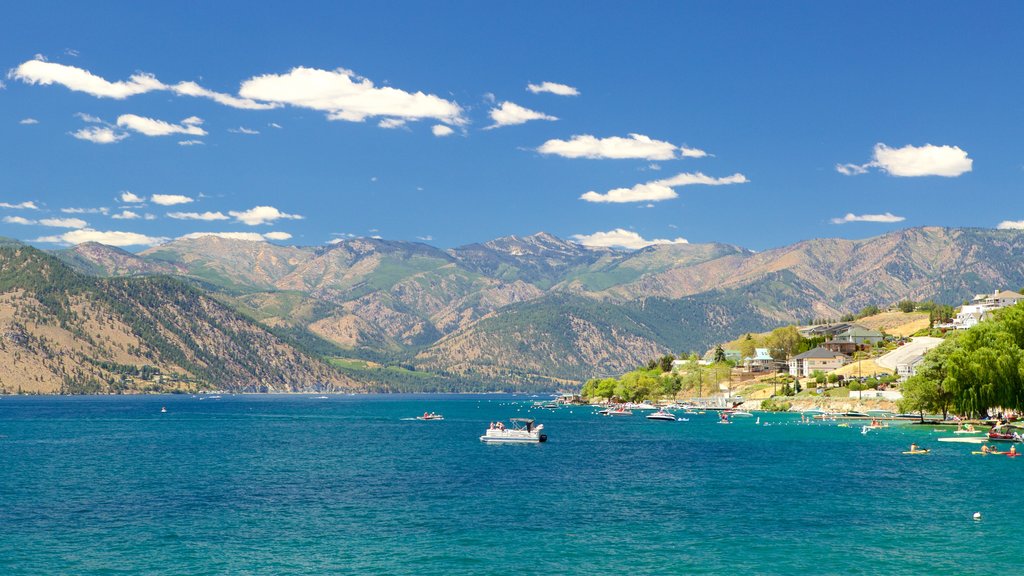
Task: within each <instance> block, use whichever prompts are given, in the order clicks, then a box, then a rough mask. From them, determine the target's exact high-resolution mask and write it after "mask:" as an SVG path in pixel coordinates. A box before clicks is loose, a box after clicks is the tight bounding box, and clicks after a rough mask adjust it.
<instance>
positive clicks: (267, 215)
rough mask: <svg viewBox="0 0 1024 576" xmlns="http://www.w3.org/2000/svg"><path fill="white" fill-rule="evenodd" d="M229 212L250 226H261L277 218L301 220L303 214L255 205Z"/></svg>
mask: <svg viewBox="0 0 1024 576" xmlns="http://www.w3.org/2000/svg"><path fill="white" fill-rule="evenodd" d="M228 214H230V215H231V216H234V218H235V220H237V221H238V222H241V223H243V224H247V225H249V226H259V225H260V224H270V223H272V222H274V221H275V220H301V219H302V216H299V215H298V214H286V213H284V212H281V211H280V210H278V209H277V208H274V207H273V206H254V207H252V208H250V209H248V210H244V211H241V212H236V211H234V210H232V211H229V212H228Z"/></svg>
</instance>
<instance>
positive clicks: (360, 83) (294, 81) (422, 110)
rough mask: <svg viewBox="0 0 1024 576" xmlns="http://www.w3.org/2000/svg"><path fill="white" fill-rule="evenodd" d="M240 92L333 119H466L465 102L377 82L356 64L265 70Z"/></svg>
mask: <svg viewBox="0 0 1024 576" xmlns="http://www.w3.org/2000/svg"><path fill="white" fill-rule="evenodd" d="M238 93H239V95H241V96H243V97H245V98H251V99H253V100H260V101H265V102H274V103H278V104H289V105H291V106H296V107H299V108H309V109H312V110H319V111H322V112H326V113H327V118H328V119H330V120H347V121H350V122H362V121H363V120H365V119H366V118H370V117H374V116H386V117H390V118H402V119H405V120H423V119H427V118H432V119H435V120H439V121H441V122H444V123H445V124H454V125H462V124H465V122H466V120H465V118H464V117H463V115H462V108H461V107H460V106H459V105H458V104H456V103H455V102H450V101H448V100H445V99H444V98H441V97H439V96H435V95H433V94H424V93H423V92H406V91H404V90H400V89H398V88H392V87H390V86H383V87H377V86H374V84H373V82H372V81H370V80H369V79H367V78H363V77H361V76H358V75H357V74H355V73H354V72H352V71H350V70H345V69H343V68H338V69H335V70H320V69H317V68H306V67H303V66H299V67H297V68H292V69H291V71H289V72H287V73H285V74H264V75H262V76H254V77H253V78H250V79H248V80H246V81H244V82H242V87H241V89H240V90H239V91H238Z"/></svg>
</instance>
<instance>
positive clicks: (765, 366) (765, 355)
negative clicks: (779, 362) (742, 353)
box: [743, 348, 775, 372]
mask: <svg viewBox="0 0 1024 576" xmlns="http://www.w3.org/2000/svg"><path fill="white" fill-rule="evenodd" d="M743 366H744V367H745V368H746V369H747V370H750V371H751V372H769V371H772V370H774V369H775V359H774V358H772V355H771V353H769V351H768V349H767V348H755V349H754V355H753V356H748V357H746V358H744V359H743Z"/></svg>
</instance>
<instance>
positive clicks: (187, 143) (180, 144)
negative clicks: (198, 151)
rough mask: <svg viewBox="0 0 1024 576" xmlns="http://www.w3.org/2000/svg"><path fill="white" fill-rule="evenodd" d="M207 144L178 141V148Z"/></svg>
mask: <svg viewBox="0 0 1024 576" xmlns="http://www.w3.org/2000/svg"><path fill="white" fill-rule="evenodd" d="M203 144H206V142H203V141H202V140H178V146H201V145H203Z"/></svg>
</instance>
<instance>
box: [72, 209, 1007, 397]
mask: <svg viewBox="0 0 1024 576" xmlns="http://www.w3.org/2000/svg"><path fill="white" fill-rule="evenodd" d="M54 255H55V256H56V257H57V258H59V259H60V260H62V261H63V262H65V263H66V264H67V265H68V266H70V267H72V268H74V269H75V270H77V271H78V272H81V273H84V274H88V275H91V276H96V277H103V278H116V277H123V276H142V277H149V276H159V277H164V276H167V275H171V276H176V277H179V278H182V279H184V280H186V281H187V282H188V283H190V284H191V286H192V287H193V289H195V290H196V291H197V294H204V295H209V297H210V298H212V299H215V300H216V301H217V302H219V303H221V304H223V305H224V306H225V307H226V308H228V309H230V310H232V311H234V312H236V313H238V314H240V315H241V316H242V317H245V318H247V319H250V320H251V321H253V322H254V323H257V324H258V325H259V326H260V327H261V328H263V329H265V330H266V331H267V332H268V333H271V334H273V335H275V336H276V337H278V338H280V339H281V340H282V341H284V342H287V343H289V344H290V345H292V346H295V347H297V348H298V349H300V350H304V351H306V352H308V353H309V355H311V356H317V355H319V356H332V357H338V358H344V359H346V360H358V361H361V362H362V363H361V364H358V366H359V368H358V369H354V368H353V366H354V364H352V363H350V362H346V363H343V364H342V367H341V368H339V370H341V371H342V372H343V373H344V374H342V376H344V377H345V378H351V379H355V380H362V381H364V382H366V383H369V384H372V383H373V382H378V384H379V379H378V376H385V375H386V376H387V382H388V386H387V389H417V386H419V385H421V384H422V382H424V381H425V380H426V381H430V382H432V384H431V386H439V389H443V388H444V386H443V384H438V382H443V381H445V380H449V381H453V382H454V381H458V382H464V383H465V382H474V383H479V385H480V386H483V387H484V388H500V389H508V388H509V387H519V388H520V389H522V388H523V387H538V388H540V387H545V388H558V387H567V386H568V385H569V384H571V383H575V382H578V381H580V380H584V379H586V378H589V377H593V376H597V375H605V374H615V373H620V372H622V371H625V370H629V369H631V368H633V367H635V366H636V365H637V364H639V363H642V362H644V361H646V360H647V359H649V358H651V357H653V356H655V355H660V354H663V353H666V352H675V353H680V352H685V351H691V350H697V351H699V350H704V349H706V348H707V347H709V346H711V345H714V344H715V343H717V342H721V341H726V340H729V339H731V338H733V337H735V336H737V335H740V334H743V333H745V332H752V331H762V330H766V329H770V328H773V327H775V326H778V325H780V324H784V323H790V322H800V321H806V320H809V319H811V318H838V317H839V316H841V315H843V314H845V313H848V312H852V311H856V310H858V309H860V308H862V307H864V306H867V305H870V304H876V305H884V304H888V303H892V302H895V301H897V300H901V299H912V300H928V299H934V300H937V301H941V302H945V303H953V304H955V303H959V302H960V301H962V300H963V299H965V298H969V297H971V296H973V295H974V294H975V293H980V292H985V291H989V290H993V289H996V288H1014V289H1016V288H1019V287H1020V286H1021V285H1024V233H1021V232H1019V231H1012V230H991V229H959V228H935V227H928V228H911V229H904V230H899V231H895V232H891V233H888V234H885V235H882V236H877V237H873V238H867V239H862V240H842V239H813V240H807V241H803V242H799V243H797V244H793V245H790V246H786V247H782V248H777V249H772V250H767V251H763V252H755V251H752V250H748V249H744V248H741V247H737V246H732V245H728V244H717V243H709V244H669V245H655V246H650V247H647V248H644V249H641V250H636V251H630V252H625V251H616V250H610V249H603V248H597V249H595V248H588V247H585V246H582V245H580V244H577V243H574V242H570V241H566V240H563V239H560V238H557V237H555V236H553V235H550V234H546V233H538V234H534V235H532V236H522V237H521V236H509V237H504V238H498V239H495V240H491V241H488V242H483V243H479V244H471V245H468V246H462V247H458V248H454V249H447V250H445V249H440V248H436V247H433V246H430V245H427V244H422V243H414V242H402V241H390V240H382V239H373V238H353V239H346V240H341V241H338V242H336V243H334V244H332V245H329V246H324V247H297V246H281V245H276V244H272V243H268V242H252V241H245V240H235V239H229V238H222V237H217V236H204V237H200V238H191V239H179V240H175V241H172V242H170V243H167V244H164V245H161V246H158V247H155V248H151V249H149V250H146V251H144V252H141V253H139V254H132V253H129V252H126V251H123V250H119V249H116V248H111V247H108V246H102V245H97V244H80V245H78V246H75V247H72V248H68V249H65V250H60V251H56V252H55V253H54ZM385 369H391V370H390V371H388V372H387V373H386V374H385V372H384V371H385ZM396 374H399V376H396ZM410 374H412V375H415V377H411V376H409V375H410ZM401 375H404V376H401ZM426 376H430V378H425V377H426Z"/></svg>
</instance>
